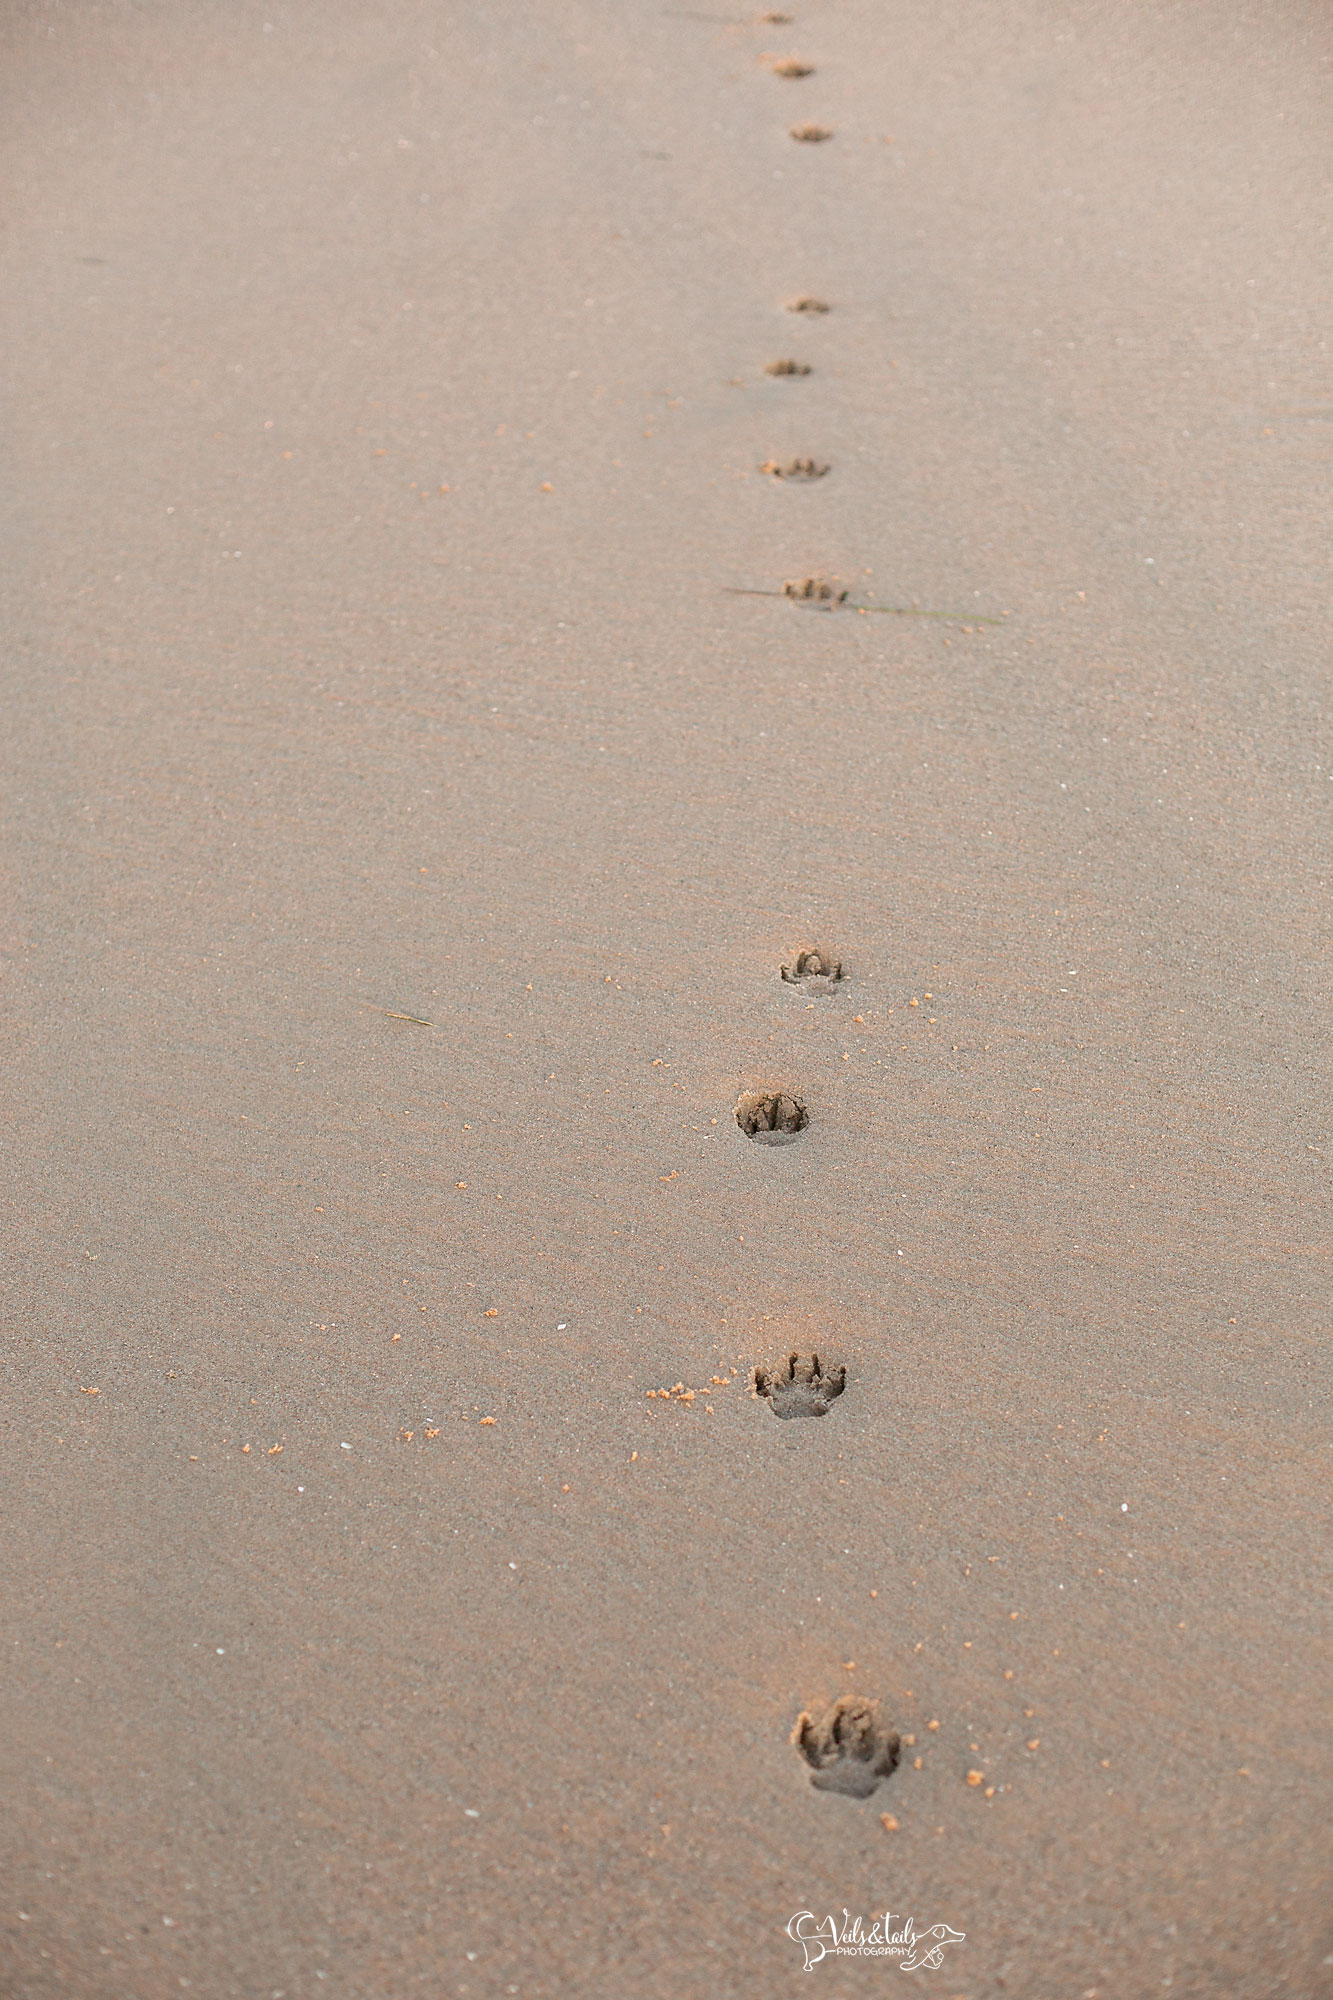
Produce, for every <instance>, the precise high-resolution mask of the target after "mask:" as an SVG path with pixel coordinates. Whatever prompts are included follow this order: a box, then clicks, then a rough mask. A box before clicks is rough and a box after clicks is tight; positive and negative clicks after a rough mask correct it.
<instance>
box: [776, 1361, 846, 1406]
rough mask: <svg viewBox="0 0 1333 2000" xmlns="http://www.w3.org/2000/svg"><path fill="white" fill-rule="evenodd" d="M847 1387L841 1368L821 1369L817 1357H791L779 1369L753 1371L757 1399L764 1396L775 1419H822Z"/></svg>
mask: <svg viewBox="0 0 1333 2000" xmlns="http://www.w3.org/2000/svg"><path fill="white" fill-rule="evenodd" d="M846 1386H847V1370H846V1369H845V1368H825V1367H824V1365H823V1363H822V1362H821V1361H820V1358H819V1356H818V1355H817V1354H812V1355H811V1356H810V1358H809V1360H808V1361H807V1360H803V1359H802V1357H801V1356H800V1355H799V1354H793V1355H791V1356H790V1357H789V1358H788V1360H787V1361H786V1362H785V1363H784V1364H783V1366H782V1367H781V1368H774V1369H771V1370H770V1369H768V1368H756V1369H755V1371H754V1388H755V1394H756V1395H757V1396H764V1397H767V1399H768V1403H769V1406H770V1408H771V1409H772V1412H773V1415H774V1416H775V1417H826V1416H827V1415H828V1413H829V1409H830V1407H831V1405H832V1404H833V1403H834V1402H835V1401H836V1400H837V1398H838V1397H839V1396H840V1395H841V1394H842V1392H843V1390H844V1389H845V1388H846Z"/></svg>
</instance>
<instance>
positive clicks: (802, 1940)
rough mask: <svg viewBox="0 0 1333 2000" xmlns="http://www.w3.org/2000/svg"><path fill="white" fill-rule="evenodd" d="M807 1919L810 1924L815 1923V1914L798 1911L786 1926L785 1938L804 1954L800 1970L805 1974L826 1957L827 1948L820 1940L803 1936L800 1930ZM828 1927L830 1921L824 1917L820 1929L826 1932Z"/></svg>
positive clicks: (811, 1911)
mask: <svg viewBox="0 0 1333 2000" xmlns="http://www.w3.org/2000/svg"><path fill="white" fill-rule="evenodd" d="M807 1917H808V1918H809V1920H810V1922H811V1923H814V1922H815V1913H814V1911H813V1910H798V1911H797V1912H796V1915H795V1916H794V1917H793V1918H792V1919H791V1920H790V1922H789V1923H788V1925H787V1936H788V1937H789V1938H791V1939H793V1941H794V1942H795V1943H796V1944H798V1945H799V1946H800V1947H801V1950H802V1951H803V1952H804V1953H805V1965H804V1967H803V1968H802V1969H803V1970H804V1971H806V1972H813V1971H814V1969H815V1967H816V1966H817V1965H818V1963H819V1961H820V1959H821V1958H827V1957H828V1946H827V1945H826V1944H825V1943H824V1941H823V1939H822V1938H819V1937H807V1936H806V1935H805V1932H804V1931H803V1930H802V1929H801V1925H802V1924H803V1923H804V1922H805V1920H806V1918H807ZM829 1926H830V1920H829V1918H827V1917H825V1919H824V1923H823V1925H822V1926H821V1928H822V1929H825V1930H827V1929H828V1928H829Z"/></svg>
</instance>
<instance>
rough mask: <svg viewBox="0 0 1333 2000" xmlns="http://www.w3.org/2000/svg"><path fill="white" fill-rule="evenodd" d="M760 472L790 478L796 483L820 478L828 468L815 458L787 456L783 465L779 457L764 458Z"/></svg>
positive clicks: (775, 476)
mask: <svg viewBox="0 0 1333 2000" xmlns="http://www.w3.org/2000/svg"><path fill="white" fill-rule="evenodd" d="M759 470H760V471H761V472H766V473H768V474H769V476H770V478H773V479H791V480H794V481H795V482H796V483H797V484H798V485H799V484H801V483H802V482H808V481H809V480H812V479H822V478H823V477H824V475H825V473H826V472H827V471H828V470H829V468H828V466H827V465H821V464H820V462H819V460H818V459H817V458H789V459H788V460H787V462H786V464H785V465H784V464H783V463H782V461H781V460H780V459H776V458H766V459H765V460H764V463H763V464H762V465H761V466H760V468H759Z"/></svg>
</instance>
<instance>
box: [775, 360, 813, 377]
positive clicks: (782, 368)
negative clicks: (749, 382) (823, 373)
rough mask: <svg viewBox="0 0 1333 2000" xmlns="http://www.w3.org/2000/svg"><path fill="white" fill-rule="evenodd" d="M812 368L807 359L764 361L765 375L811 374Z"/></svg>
mask: <svg viewBox="0 0 1333 2000" xmlns="http://www.w3.org/2000/svg"><path fill="white" fill-rule="evenodd" d="M814 372H815V371H814V369H813V368H812V367H811V366H810V363H809V362H808V361H766V362H765V363H764V373H765V375H813V374H814Z"/></svg>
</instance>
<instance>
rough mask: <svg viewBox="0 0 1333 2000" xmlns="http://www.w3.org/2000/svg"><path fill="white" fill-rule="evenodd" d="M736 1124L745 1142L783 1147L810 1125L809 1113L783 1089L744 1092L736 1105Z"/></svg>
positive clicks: (798, 1100) (796, 1099)
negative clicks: (753, 1141)
mask: <svg viewBox="0 0 1333 2000" xmlns="http://www.w3.org/2000/svg"><path fill="white" fill-rule="evenodd" d="M736 1123H737V1124H738V1125H739V1126H740V1128H741V1130H742V1132H744V1134H745V1136H746V1138H747V1139H754V1140H755V1141H756V1142H757V1143H759V1144H761V1145H765V1146H786V1145H789V1144H790V1143H791V1141H792V1140H793V1139H795V1138H796V1137H797V1135H798V1134H799V1133H801V1132H804V1130H805V1128H806V1126H807V1125H808V1124H809V1123H810V1114H809V1112H808V1111H807V1110H806V1108H805V1106H804V1105H803V1104H802V1103H801V1101H800V1099H799V1098H797V1097H792V1096H791V1095H790V1093H789V1092H787V1091H785V1090H780V1091H775V1092H772V1093H767V1094H766V1093H763V1092H760V1091H754V1090H747V1091H746V1093H745V1095H744V1096H743V1097H742V1098H741V1100H740V1102H739V1104H737V1106H736Z"/></svg>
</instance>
